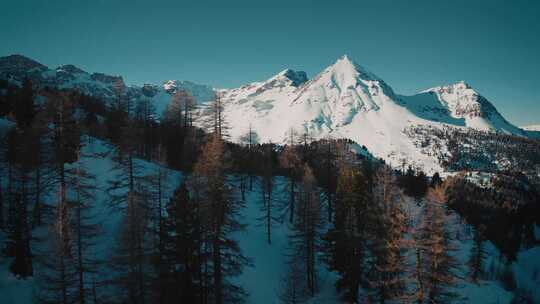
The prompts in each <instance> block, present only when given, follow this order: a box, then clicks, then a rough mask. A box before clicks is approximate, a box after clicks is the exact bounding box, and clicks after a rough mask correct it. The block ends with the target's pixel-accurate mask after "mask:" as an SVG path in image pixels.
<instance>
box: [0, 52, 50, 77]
mask: <svg viewBox="0 0 540 304" xmlns="http://www.w3.org/2000/svg"><path fill="white" fill-rule="evenodd" d="M0 69H1V70H3V71H7V72H10V73H16V72H24V71H30V70H32V69H38V70H46V69H47V67H46V66H44V65H43V64H41V63H39V62H37V61H35V60H33V59H31V58H28V57H26V56H23V55H19V54H14V55H9V56H4V57H0Z"/></svg>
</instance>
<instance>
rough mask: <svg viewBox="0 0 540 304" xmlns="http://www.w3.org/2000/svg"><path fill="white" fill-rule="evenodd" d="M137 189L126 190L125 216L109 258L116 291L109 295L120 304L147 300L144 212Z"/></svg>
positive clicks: (138, 302)
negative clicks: (111, 255) (114, 248)
mask: <svg viewBox="0 0 540 304" xmlns="http://www.w3.org/2000/svg"><path fill="white" fill-rule="evenodd" d="M140 193H142V192H141V190H140V189H136V190H135V191H128V193H127V206H126V208H125V210H124V212H125V215H124V218H123V220H122V222H121V225H120V234H119V236H118V239H117V245H116V250H115V254H114V255H113V257H112V258H111V267H112V269H113V270H114V275H113V276H114V277H113V279H112V283H113V285H114V286H115V287H116V288H115V290H116V292H115V293H114V295H111V297H115V298H118V299H119V302H121V303H126V302H127V303H134V304H144V303H147V302H149V296H150V294H149V292H148V291H149V283H150V278H149V273H150V269H149V261H148V255H149V254H148V244H147V218H148V217H147V213H146V211H147V210H146V208H145V207H144V204H145V199H144V198H143V196H141V195H140Z"/></svg>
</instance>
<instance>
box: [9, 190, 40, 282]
mask: <svg viewBox="0 0 540 304" xmlns="http://www.w3.org/2000/svg"><path fill="white" fill-rule="evenodd" d="M23 197H24V194H23V195H21V194H20V193H16V194H15V198H14V205H15V206H14V208H15V213H14V216H15V218H14V222H13V227H12V228H11V230H10V233H9V243H8V248H10V249H11V250H12V251H13V261H12V262H11V264H10V266H9V270H10V271H11V273H13V274H14V275H15V276H17V277H20V278H26V277H29V276H32V275H33V273H34V272H33V266H32V252H31V251H30V228H29V225H28V220H27V219H28V215H27V213H28V210H27V204H26V202H25V201H24V198H23ZM10 243H11V244H10Z"/></svg>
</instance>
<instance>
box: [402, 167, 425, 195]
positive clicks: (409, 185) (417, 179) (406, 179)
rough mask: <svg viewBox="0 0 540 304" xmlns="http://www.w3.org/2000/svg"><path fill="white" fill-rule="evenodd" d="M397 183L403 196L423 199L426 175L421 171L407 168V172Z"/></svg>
mask: <svg viewBox="0 0 540 304" xmlns="http://www.w3.org/2000/svg"><path fill="white" fill-rule="evenodd" d="M398 182H399V185H400V186H401V187H402V188H403V189H404V191H405V194H407V195H408V196H412V197H415V198H417V199H419V198H421V197H423V196H424V195H425V194H426V191H427V189H428V178H427V176H426V174H425V173H424V172H422V171H414V170H413V168H412V167H409V168H408V169H407V172H405V173H404V174H403V175H401V176H400V177H399V181H398Z"/></svg>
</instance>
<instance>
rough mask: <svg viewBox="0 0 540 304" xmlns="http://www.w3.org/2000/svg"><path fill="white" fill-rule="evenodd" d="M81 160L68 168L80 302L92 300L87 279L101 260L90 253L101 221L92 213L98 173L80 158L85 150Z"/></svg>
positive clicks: (94, 271)
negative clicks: (85, 164) (91, 169)
mask: <svg viewBox="0 0 540 304" xmlns="http://www.w3.org/2000/svg"><path fill="white" fill-rule="evenodd" d="M77 153H78V161H77V163H76V165H75V167H74V168H72V169H70V170H69V172H68V183H69V186H70V188H71V189H72V191H71V193H72V196H73V198H72V199H71V205H72V207H71V209H72V213H73V214H72V219H71V227H72V232H73V247H74V248H73V249H74V262H75V263H76V269H75V271H76V273H77V291H76V293H75V296H76V299H77V300H76V301H77V303H80V304H84V303H87V302H90V295H91V293H92V289H91V288H92V286H91V285H90V282H88V277H89V275H90V274H95V273H96V272H97V271H98V270H97V267H98V263H99V261H97V260H96V259H95V258H93V257H92V256H91V255H90V253H89V252H90V249H91V248H92V246H94V245H95V243H94V239H95V238H96V237H97V236H98V235H99V233H100V229H99V223H98V222H97V220H96V219H95V217H94V216H93V214H92V208H93V203H94V202H95V200H96V198H95V196H94V191H95V176H94V175H92V174H90V173H89V172H88V170H87V169H86V168H85V166H84V163H83V161H82V160H81V154H82V152H81V151H80V150H79V151H78V152H77Z"/></svg>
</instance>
